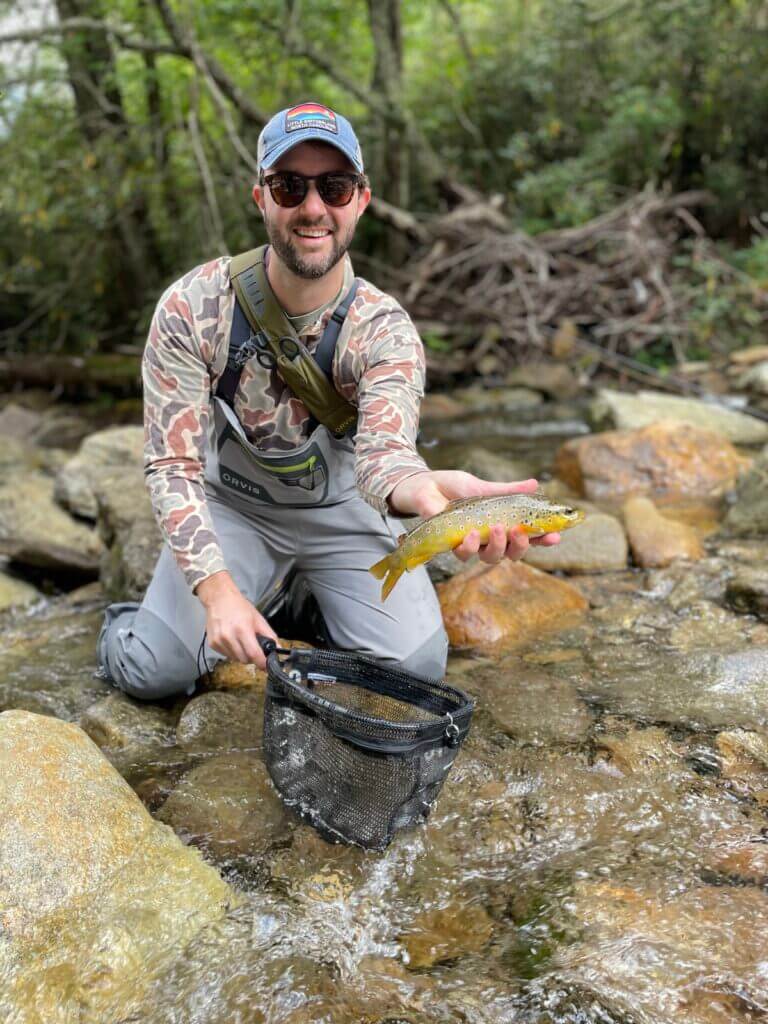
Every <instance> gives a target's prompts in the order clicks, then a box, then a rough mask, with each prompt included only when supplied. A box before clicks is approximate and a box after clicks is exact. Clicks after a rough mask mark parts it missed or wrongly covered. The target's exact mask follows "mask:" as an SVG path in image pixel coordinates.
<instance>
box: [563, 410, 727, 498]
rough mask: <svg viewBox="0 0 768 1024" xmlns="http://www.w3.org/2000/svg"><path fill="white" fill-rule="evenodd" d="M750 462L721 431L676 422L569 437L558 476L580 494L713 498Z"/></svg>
mask: <svg viewBox="0 0 768 1024" xmlns="http://www.w3.org/2000/svg"><path fill="white" fill-rule="evenodd" d="M746 464H747V460H745V459H743V458H742V457H741V456H740V455H739V454H738V452H737V451H736V449H735V448H734V447H733V445H732V444H731V443H730V441H726V440H725V439H724V438H723V437H721V436H720V435H719V434H715V433H713V432H712V431H709V430H704V429H703V428H701V427H694V426H692V425H691V424H688V423H681V422H679V421H678V420H661V421H660V422H658V423H653V424H651V425H650V426H647V427H642V428H640V429H639V430H608V431H605V433H602V434H591V435H590V436H589V437H580V438H575V439H574V440H572V441H567V442H566V443H565V444H564V445H563V446H562V447H561V448H560V450H559V451H558V453H557V456H556V458H555V466H554V471H555V474H556V475H557V476H558V477H560V479H561V480H564V481H565V483H567V484H568V485H569V486H570V487H571V488H572V489H573V490H574V491H576V492H577V493H578V494H582V495H585V496H586V497H587V498H592V499H598V500H599V499H606V498H611V497H617V496H621V495H624V494H648V495H651V496H659V495H663V496H666V497H669V496H679V497H688V496H696V497H711V496H714V495H719V494H722V493H723V492H724V491H726V490H728V489H729V488H730V487H732V486H733V484H734V482H735V480H736V477H737V475H738V473H739V471H740V470H741V469H743V468H744V467H745V465H746Z"/></svg>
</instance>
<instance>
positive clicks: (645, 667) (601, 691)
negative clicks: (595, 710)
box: [574, 644, 768, 729]
mask: <svg viewBox="0 0 768 1024" xmlns="http://www.w3.org/2000/svg"><path fill="white" fill-rule="evenodd" d="M766 678H768V647H758V646H752V647H747V648H744V646H743V644H742V645H740V646H739V647H738V648H736V649H734V650H717V649H714V650H697V651H693V652H691V653H687V652H680V651H675V652H669V653H668V652H664V651H659V650H657V649H655V648H653V647H645V646H643V645H641V644H634V645H633V644H625V645H618V644H612V645H610V646H607V647H606V648H605V649H602V650H591V651H589V652H588V653H587V668H586V670H585V672H584V675H583V679H582V680H580V681H579V680H574V681H575V682H576V686H577V689H578V690H579V692H580V693H581V695H582V696H583V697H590V698H592V699H594V700H596V701H598V702H599V703H601V704H604V705H606V706H607V707H608V708H609V709H610V710H611V711H613V712H615V713H618V714H622V715H627V716H628V717H630V718H634V719H637V720H639V721H650V722H667V723H669V724H671V725H681V726H683V727H687V728H694V729H712V728H720V729H723V728H729V727H733V726H742V727H744V728H747V729H761V728H765V726H766V725H768V701H766V688H765V680H766Z"/></svg>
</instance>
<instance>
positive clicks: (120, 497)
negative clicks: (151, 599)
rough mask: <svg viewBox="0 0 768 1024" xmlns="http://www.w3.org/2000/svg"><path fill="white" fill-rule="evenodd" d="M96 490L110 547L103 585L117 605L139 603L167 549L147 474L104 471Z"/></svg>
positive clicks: (135, 470) (134, 469)
mask: <svg viewBox="0 0 768 1024" xmlns="http://www.w3.org/2000/svg"><path fill="white" fill-rule="evenodd" d="M92 486H93V493H94V494H95V496H96V502H97V505H98V529H99V533H100V535H101V537H102V539H103V540H104V543H105V545H106V551H105V553H104V556H103V558H102V560H101V582H102V584H103V586H104V589H105V591H106V592H107V594H108V596H109V597H110V598H111V599H112V600H113V601H139V600H141V598H142V597H143V596H144V592H145V590H146V588H147V585H148V584H149V581H150V579H151V578H152V573H153V571H154V567H155V563H156V562H157V559H158V557H159V554H160V549H161V548H162V545H163V538H162V534H161V532H160V528H159V526H158V525H157V522H156V520H155V516H154V513H153V511H152V505H151V502H150V500H149V494H148V492H147V489H146V487H145V484H144V477H143V473H142V472H141V470H140V469H139V468H138V467H132V468H129V469H127V470H120V469H116V468H112V469H104V470H102V472H101V473H100V474H99V476H98V478H97V479H94V480H92Z"/></svg>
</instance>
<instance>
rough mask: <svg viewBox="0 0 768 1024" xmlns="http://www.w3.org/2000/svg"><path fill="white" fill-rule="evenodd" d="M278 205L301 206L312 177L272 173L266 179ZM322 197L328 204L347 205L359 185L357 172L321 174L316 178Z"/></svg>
mask: <svg viewBox="0 0 768 1024" xmlns="http://www.w3.org/2000/svg"><path fill="white" fill-rule="evenodd" d="M265 181H266V183H267V185H269V191H270V192H271V193H272V198H273V199H274V201H275V202H276V203H277V205H278V206H299V205H300V204H301V203H302V202H303V201H304V197H305V196H306V194H307V191H308V189H309V182H310V181H312V178H305V177H304V175H303V174H270V175H269V177H268V178H266V179H265ZM314 182H315V185H316V186H317V191H318V192H319V193H320V198H321V199H322V200H323V202H324V203H325V204H326V205H328V206H346V205H347V203H349V202H350V200H351V199H352V196H353V195H354V194H355V189H356V188H357V185H358V177H357V175H356V174H319V175H318V176H317V177H316V178H315V179H314Z"/></svg>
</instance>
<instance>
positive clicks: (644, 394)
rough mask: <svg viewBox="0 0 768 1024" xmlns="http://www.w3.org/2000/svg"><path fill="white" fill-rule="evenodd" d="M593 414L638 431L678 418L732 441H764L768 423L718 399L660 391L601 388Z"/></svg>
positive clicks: (599, 419)
mask: <svg viewBox="0 0 768 1024" xmlns="http://www.w3.org/2000/svg"><path fill="white" fill-rule="evenodd" d="M590 414H591V417H592V419H593V421H594V422H595V423H596V424H598V425H599V426H600V427H601V428H605V427H606V426H609V427H613V428H615V429H616V430H637V429H638V428H640V427H647V426H650V425H651V424H653V423H658V422H659V420H678V421H680V422H681V423H688V424H690V425H691V426H694V427H703V428H704V429H705V430H707V431H713V432H714V433H716V434H719V435H720V436H721V437H724V438H726V439H727V440H728V441H731V442H732V443H733V444H765V442H766V441H768V423H764V422H763V421H762V420H758V419H755V417H754V416H748V415H747V414H746V413H743V412H737V411H736V410H734V409H728V408H726V407H725V406H723V405H719V404H718V403H716V402H703V401H701V400H700V399H696V398H681V397H680V396H679V395H669V394H665V393H663V392H661V391H638V393H637V394H635V395H630V394H626V393H625V392H623V391H612V390H611V389H610V388H601V390H600V391H598V393H597V396H596V398H595V400H594V402H593V403H592V406H591V409H590Z"/></svg>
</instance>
